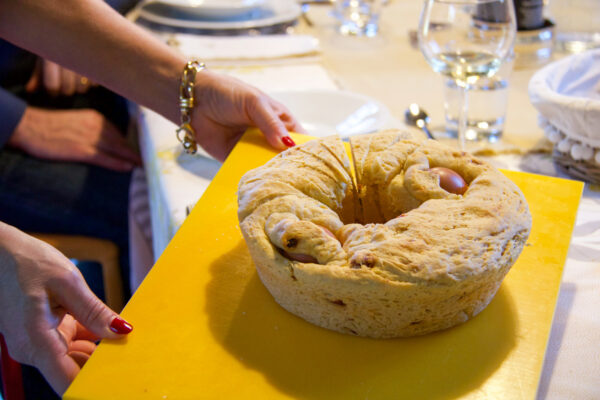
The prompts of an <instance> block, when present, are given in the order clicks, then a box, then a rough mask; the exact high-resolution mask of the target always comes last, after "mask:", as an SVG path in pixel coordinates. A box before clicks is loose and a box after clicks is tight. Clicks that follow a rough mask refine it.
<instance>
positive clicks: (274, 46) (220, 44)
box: [168, 34, 320, 60]
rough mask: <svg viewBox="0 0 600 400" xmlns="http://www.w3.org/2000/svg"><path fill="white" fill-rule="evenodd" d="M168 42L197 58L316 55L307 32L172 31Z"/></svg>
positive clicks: (316, 47)
mask: <svg viewBox="0 0 600 400" xmlns="http://www.w3.org/2000/svg"><path fill="white" fill-rule="evenodd" d="M168 43H169V44H171V45H173V46H175V47H177V48H178V49H179V50H180V51H181V52H182V53H183V54H185V55H187V56H190V57H196V58H198V59H199V60H261V59H280V58H286V57H299V56H307V55H315V54H317V53H318V52H319V51H320V48H319V40H318V39H317V38H315V37H312V36H309V35H265V36H200V35H190V34H174V35H171V36H170V37H169V38H168Z"/></svg>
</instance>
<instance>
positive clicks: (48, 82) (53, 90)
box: [42, 60, 61, 95]
mask: <svg viewBox="0 0 600 400" xmlns="http://www.w3.org/2000/svg"><path fill="white" fill-rule="evenodd" d="M60 69H61V68H60V66H59V65H58V64H56V63H53V62H52V61H48V60H44V67H43V68H42V76H43V79H44V86H45V87H46V91H47V92H48V93H50V94H51V95H57V94H59V93H60V86H61V84H60V78H61V73H60Z"/></svg>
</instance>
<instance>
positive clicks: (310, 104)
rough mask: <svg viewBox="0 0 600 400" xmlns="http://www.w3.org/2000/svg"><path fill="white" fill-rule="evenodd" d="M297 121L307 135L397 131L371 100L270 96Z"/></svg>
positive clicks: (341, 94)
mask: <svg viewBox="0 0 600 400" xmlns="http://www.w3.org/2000/svg"><path fill="white" fill-rule="evenodd" d="M269 95H271V96H272V97H273V98H275V99H276V100H278V101H280V102H281V103H283V104H284V105H285V106H286V107H287V108H288V109H289V110H290V112H291V113H292V114H293V115H294V116H295V117H296V118H297V119H298V120H299V121H300V123H301V124H302V126H303V127H304V129H306V130H307V131H308V134H309V135H312V136H316V137H325V136H331V135H334V134H336V133H337V134H339V135H340V136H341V137H342V138H347V137H350V136H352V135H360V134H363V133H371V132H375V131H377V130H379V129H384V128H393V127H398V125H397V123H395V120H394V119H393V118H392V117H391V115H390V112H389V110H388V109H387V107H385V106H384V105H383V104H381V103H380V102H378V101H377V100H374V99H372V98H370V97H367V96H363V95H360V94H356V93H352V92H347V91H342V90H310V91H282V92H270V93H269Z"/></svg>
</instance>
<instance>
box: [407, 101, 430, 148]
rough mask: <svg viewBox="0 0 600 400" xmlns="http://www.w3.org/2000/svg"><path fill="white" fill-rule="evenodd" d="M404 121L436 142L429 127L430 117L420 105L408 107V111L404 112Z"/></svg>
mask: <svg viewBox="0 0 600 400" xmlns="http://www.w3.org/2000/svg"><path fill="white" fill-rule="evenodd" d="M404 121H405V122H406V123H407V124H409V125H411V126H416V127H417V128H420V129H421V130H422V131H423V132H425V134H426V135H427V137H428V138H429V139H434V140H435V138H434V137H433V135H432V134H431V131H430V130H429V127H428V124H429V115H428V114H427V113H426V112H425V110H423V109H422V108H421V107H420V106H419V105H418V104H416V103H413V104H411V105H410V106H408V109H407V110H406V111H405V112H404Z"/></svg>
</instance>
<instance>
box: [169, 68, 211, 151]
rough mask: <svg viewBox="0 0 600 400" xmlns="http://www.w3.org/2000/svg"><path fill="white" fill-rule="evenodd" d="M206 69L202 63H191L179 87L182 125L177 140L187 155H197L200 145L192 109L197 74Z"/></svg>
mask: <svg viewBox="0 0 600 400" xmlns="http://www.w3.org/2000/svg"><path fill="white" fill-rule="evenodd" d="M205 68H206V65H205V64H204V63H202V62H199V61H196V60H192V61H189V62H188V63H187V64H186V65H185V68H184V69H183V74H182V75H181V83H180V85H179V111H180V114H179V115H180V119H179V121H180V123H179V127H178V128H177V130H176V131H175V134H176V136H177V140H179V142H181V144H182V145H183V150H184V151H185V152H186V153H187V154H196V151H197V150H198V143H197V142H196V132H195V131H194V128H193V127H192V124H191V122H192V114H191V112H192V109H193V108H194V104H195V103H194V83H195V82H196V74H197V73H198V72H200V71H202V70H203V69H205Z"/></svg>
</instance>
